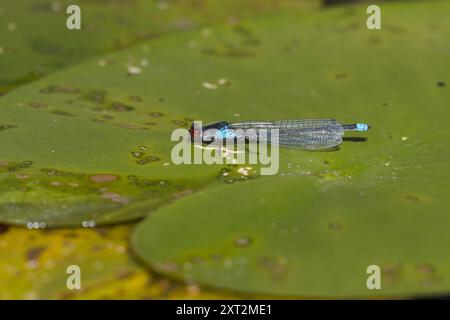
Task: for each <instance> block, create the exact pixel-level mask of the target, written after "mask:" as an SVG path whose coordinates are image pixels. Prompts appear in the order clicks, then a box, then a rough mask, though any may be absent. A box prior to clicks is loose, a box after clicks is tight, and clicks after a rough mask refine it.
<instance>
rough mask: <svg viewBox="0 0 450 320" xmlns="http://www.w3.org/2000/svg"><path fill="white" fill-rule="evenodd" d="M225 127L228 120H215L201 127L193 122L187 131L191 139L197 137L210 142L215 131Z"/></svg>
mask: <svg viewBox="0 0 450 320" xmlns="http://www.w3.org/2000/svg"><path fill="white" fill-rule="evenodd" d="M227 127H228V122H226V121H220V122H215V123H212V124H208V125H206V126H203V127H200V126H198V125H197V126H196V125H195V123H193V124H192V125H191V128H190V129H189V133H190V134H191V139H192V141H194V139H199V140H202V141H203V140H205V141H209V142H211V141H213V140H214V138H215V132H216V131H218V130H222V129H224V128H227Z"/></svg>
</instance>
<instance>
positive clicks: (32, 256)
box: [26, 247, 46, 261]
mask: <svg viewBox="0 0 450 320" xmlns="http://www.w3.org/2000/svg"><path fill="white" fill-rule="evenodd" d="M45 248H46V247H35V248H31V249H29V250H28V251H27V253H26V259H27V260H28V261H30V260H37V259H38V258H39V257H40V255H41V254H42V253H43V252H44V250H45Z"/></svg>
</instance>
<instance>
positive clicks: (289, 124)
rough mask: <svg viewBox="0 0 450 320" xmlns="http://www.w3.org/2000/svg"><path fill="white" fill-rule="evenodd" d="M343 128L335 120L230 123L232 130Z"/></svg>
mask: <svg viewBox="0 0 450 320" xmlns="http://www.w3.org/2000/svg"><path fill="white" fill-rule="evenodd" d="M330 125H331V126H341V124H340V123H339V122H338V121H336V120H334V119H301V120H280V121H245V122H235V123H230V124H229V126H230V128H232V129H243V130H247V129H279V130H303V129H318V128H322V127H325V126H330Z"/></svg>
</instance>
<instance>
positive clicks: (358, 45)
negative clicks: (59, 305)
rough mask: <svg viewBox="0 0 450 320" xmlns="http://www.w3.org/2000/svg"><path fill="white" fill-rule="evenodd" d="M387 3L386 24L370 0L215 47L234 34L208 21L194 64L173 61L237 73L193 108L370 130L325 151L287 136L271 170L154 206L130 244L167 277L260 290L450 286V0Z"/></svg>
mask: <svg viewBox="0 0 450 320" xmlns="http://www.w3.org/2000/svg"><path fill="white" fill-rule="evenodd" d="M382 7H383V9H382V10H383V11H382V12H383V18H382V19H383V20H382V21H383V29H382V31H370V30H368V29H366V26H365V23H364V18H365V7H362V6H354V7H349V8H335V9H330V10H327V11H323V12H320V13H317V14H315V15H311V16H310V17H308V18H303V19H298V18H296V17H295V16H294V17H288V16H280V17H278V18H274V19H261V20H258V21H254V22H253V23H248V24H247V27H248V28H250V30H252V34H254V35H255V37H257V38H258V40H259V43H260V45H258V46H256V47H254V48H251V49H250V48H247V47H245V49H244V48H242V47H239V48H238V49H236V47H235V46H229V45H224V42H226V43H232V44H235V45H236V46H238V43H239V42H236V41H233V40H235V39H234V38H233V37H232V36H231V33H229V32H226V31H224V30H222V29H221V30H217V31H216V30H215V31H214V34H219V33H220V36H217V37H213V38H212V39H211V38H210V39H208V40H204V41H202V45H200V47H202V48H203V49H204V48H205V47H206V48H207V50H206V52H207V53H208V54H209V57H208V56H204V57H202V64H201V69H200V67H198V60H197V59H196V58H197V56H195V55H193V56H190V55H185V59H184V64H183V66H185V65H187V66H195V67H196V68H197V72H187V71H188V70H187V69H188V68H189V67H183V66H181V64H180V65H177V66H176V67H177V69H181V70H182V72H181V74H190V75H192V76H191V79H192V80H194V81H193V82H194V83H195V82H198V80H199V79H197V77H196V75H197V74H199V73H200V71H199V70H201V71H202V72H203V73H204V78H206V75H210V76H209V79H214V78H217V77H218V76H219V74H222V77H226V78H227V79H229V80H230V82H231V83H232V86H231V87H230V89H229V91H226V90H217V91H214V92H212V91H208V92H205V93H203V92H202V95H203V98H202V100H201V101H202V102H203V103H201V104H200V103H199V105H200V106H199V107H198V108H197V109H196V113H194V116H203V117H204V118H206V119H207V120H210V119H211V117H209V116H208V114H209V112H208V110H212V108H211V107H210V105H214V112H215V114H214V118H215V119H216V120H219V119H232V118H233V116H232V113H233V112H239V113H240V114H241V116H242V117H241V118H242V119H251V118H259V119H283V118H294V119H295V118H321V117H334V118H337V119H338V120H341V121H343V122H356V121H361V122H367V123H369V124H370V125H371V127H372V128H371V130H370V131H369V132H368V133H367V134H366V135H364V136H365V137H367V140H364V139H361V138H362V136H361V135H359V136H357V137H356V139H353V141H351V140H350V141H344V143H343V145H342V146H341V148H340V150H338V151H335V152H302V151H297V150H286V149H284V150H282V151H281V153H280V172H279V174H278V176H277V177H264V178H260V179H259V180H257V181H253V182H248V183H243V184H239V185H238V186H223V187H220V188H216V189H214V190H211V189H210V190H206V191H202V192H200V193H198V194H196V195H192V196H190V197H186V198H185V199H182V200H180V201H177V202H176V203H174V204H172V205H170V206H167V207H165V208H162V209H161V210H158V212H157V213H155V214H154V215H152V216H150V217H149V218H147V220H146V221H144V222H143V223H142V224H140V225H139V226H138V228H137V229H136V231H135V233H134V235H133V238H132V239H133V248H134V251H135V252H136V253H137V254H138V256H140V257H141V258H142V259H143V260H144V261H145V262H146V263H147V264H149V265H150V266H152V267H153V268H155V269H156V270H158V271H160V272H163V273H164V274H166V275H170V276H173V277H177V278H181V279H191V280H195V281H198V282H200V283H203V284H207V285H210V286H215V287H220V288H227V289H234V290H241V291H250V292H259V293H261V292H262V293H271V294H281V295H303V296H305V295H306V296H320V297H329V296H335V297H342V296H366V295H374V294H378V295H380V294H381V295H384V296H387V295H402V296H405V295H419V294H430V293H439V292H445V291H447V292H448V290H450V277H449V275H450V272H449V271H450V270H449V268H448V266H449V263H450V260H449V258H448V254H447V253H446V252H447V248H446V244H447V243H448V242H449V241H450V236H449V235H448V232H447V230H448V228H449V227H450V218H449V217H448V208H449V207H450V200H449V198H448V196H447V194H448V191H449V190H450V182H449V181H450V179H449V178H450V176H449V175H450V174H449V173H450V170H449V169H450V164H449V161H448V159H449V158H450V142H449V141H450V139H449V135H450V131H449V126H448V117H449V109H448V105H449V103H450V95H449V93H448V88H447V86H446V85H445V84H446V83H449V81H450V71H449V70H450V68H449V67H450V65H449V61H450V60H449V59H448V54H447V52H448V41H447V39H449V36H450V20H449V19H448V15H449V14H450V5H449V3H448V2H438V1H437V2H434V1H423V2H415V3H408V4H405V3H397V4H383V6H382ZM225 39H226V40H225ZM205 43H207V45H206V44H205ZM204 52H205V51H204ZM231 56H233V57H236V56H240V57H241V58H239V59H237V58H233V59H231V58H228V57H231ZM177 87H178V88H180V87H182V86H181V85H177ZM178 92H180V91H179V90H178ZM185 106H186V107H188V106H189V103H186V104H185ZM210 112H211V111H210ZM190 116H192V115H190ZM211 120H212V119H211ZM369 265H378V266H380V268H381V271H382V276H381V279H382V280H381V281H382V290H368V288H367V287H366V280H367V278H368V277H369V274H367V273H366V269H367V267H368V266H369Z"/></svg>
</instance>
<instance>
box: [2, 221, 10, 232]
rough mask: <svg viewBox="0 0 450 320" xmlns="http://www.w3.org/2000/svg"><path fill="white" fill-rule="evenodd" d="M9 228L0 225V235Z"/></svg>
mask: <svg viewBox="0 0 450 320" xmlns="http://www.w3.org/2000/svg"><path fill="white" fill-rule="evenodd" d="M8 230H9V226H8V225H7V224H5V223H0V234H4V233H6V232H8Z"/></svg>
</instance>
